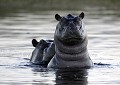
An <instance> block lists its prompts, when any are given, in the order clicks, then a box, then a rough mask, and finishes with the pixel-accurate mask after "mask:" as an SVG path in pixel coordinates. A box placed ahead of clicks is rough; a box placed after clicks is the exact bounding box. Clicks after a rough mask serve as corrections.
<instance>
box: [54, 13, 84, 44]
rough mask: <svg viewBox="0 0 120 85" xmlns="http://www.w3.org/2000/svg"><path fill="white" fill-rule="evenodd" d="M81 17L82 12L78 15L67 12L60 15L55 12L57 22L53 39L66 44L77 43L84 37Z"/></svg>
mask: <svg viewBox="0 0 120 85" xmlns="http://www.w3.org/2000/svg"><path fill="white" fill-rule="evenodd" d="M83 18H84V13H83V12H82V13H81V14H80V15H79V16H73V15H71V14H68V15H67V16H64V17H61V16H60V15H59V14H56V15H55V19H56V20H57V21H59V23H58V24H57V26H56V31H55V35H54V38H55V40H56V39H57V40H59V41H61V42H62V43H63V44H66V45H75V44H79V43H80V42H81V41H82V40H83V39H84V29H83V23H82V19H83Z"/></svg>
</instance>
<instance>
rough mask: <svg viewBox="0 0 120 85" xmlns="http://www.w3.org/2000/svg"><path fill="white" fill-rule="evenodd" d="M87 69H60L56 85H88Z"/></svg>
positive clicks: (57, 72)
mask: <svg viewBox="0 0 120 85" xmlns="http://www.w3.org/2000/svg"><path fill="white" fill-rule="evenodd" d="M87 75H88V73H87V69H58V70H57V71H56V84H55V85H64V84H66V85H87V83H88V82H87Z"/></svg>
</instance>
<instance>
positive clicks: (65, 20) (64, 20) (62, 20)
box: [60, 17, 68, 25]
mask: <svg viewBox="0 0 120 85" xmlns="http://www.w3.org/2000/svg"><path fill="white" fill-rule="evenodd" d="M67 22H68V20H67V19H65V18H64V17H63V18H62V19H61V21H60V23H61V25H65V24H67Z"/></svg>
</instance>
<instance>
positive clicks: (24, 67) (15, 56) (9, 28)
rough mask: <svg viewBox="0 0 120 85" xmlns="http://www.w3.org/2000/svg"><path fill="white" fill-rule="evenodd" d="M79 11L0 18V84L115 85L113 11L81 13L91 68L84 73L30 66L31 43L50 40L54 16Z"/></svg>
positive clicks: (119, 50)
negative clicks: (82, 14) (91, 61)
mask: <svg viewBox="0 0 120 85" xmlns="http://www.w3.org/2000/svg"><path fill="white" fill-rule="evenodd" d="M80 12H81V11H41V12H35V13H15V14H14V13H12V14H9V15H8V16H6V17H1V18H0V77H1V78H0V85H2V84H10V85H63V84H64V85H65V84H67V85H119V84H120V77H119V76H120V17H119V16H118V15H119V13H118V12H117V11H116V12H114V11H111V10H110V11H106V10H105V11H102V12H101V11H97V10H96V11H93V12H92V11H85V14H86V16H85V19H84V23H85V28H86V30H87V33H88V37H89V44H88V50H89V54H90V56H91V58H92V60H93V62H94V63H102V64H104V65H95V66H94V68H92V69H90V70H88V71H86V70H84V69H81V70H79V71H76V70H75V71H72V70H53V69H43V68H40V67H39V66H31V65H30V63H29V59H30V57H31V53H32V51H33V49H34V48H33V47H32V45H31V40H32V39H33V38H36V39H37V40H40V39H41V38H45V39H52V38H53V34H54V30H55V26H56V24H57V21H56V20H55V19H54V15H55V13H60V14H61V15H66V14H68V13H74V14H75V15H78V14H79V13H80Z"/></svg>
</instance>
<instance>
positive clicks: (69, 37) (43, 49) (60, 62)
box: [30, 12, 93, 68]
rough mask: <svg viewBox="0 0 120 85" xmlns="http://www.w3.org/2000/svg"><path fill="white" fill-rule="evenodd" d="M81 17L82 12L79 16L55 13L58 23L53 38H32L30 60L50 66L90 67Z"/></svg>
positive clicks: (82, 16) (91, 64) (82, 15)
mask: <svg viewBox="0 0 120 85" xmlns="http://www.w3.org/2000/svg"><path fill="white" fill-rule="evenodd" d="M83 18H84V13H83V12H82V13H81V14H80V15H79V16H73V15H72V14H68V15H67V16H64V17H61V16H60V15H59V14H56V15H55V19H56V20H57V21H59V23H58V24H57V26H56V30H55V33H54V40H41V41H42V43H41V41H40V42H37V41H36V40H35V39H33V41H32V44H33V46H34V47H35V50H34V51H33V53H32V57H31V60H30V61H31V62H32V63H35V64H40V65H46V67H50V68H86V67H87V68H90V67H92V66H93V63H92V61H91V59H90V57H89V54H88V51H87V43H88V39H87V33H86V31H85V29H84V25H83V22H82V19H83ZM43 41H44V42H43ZM36 55H37V56H36Z"/></svg>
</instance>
